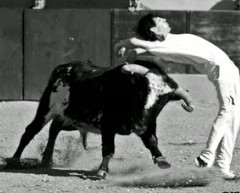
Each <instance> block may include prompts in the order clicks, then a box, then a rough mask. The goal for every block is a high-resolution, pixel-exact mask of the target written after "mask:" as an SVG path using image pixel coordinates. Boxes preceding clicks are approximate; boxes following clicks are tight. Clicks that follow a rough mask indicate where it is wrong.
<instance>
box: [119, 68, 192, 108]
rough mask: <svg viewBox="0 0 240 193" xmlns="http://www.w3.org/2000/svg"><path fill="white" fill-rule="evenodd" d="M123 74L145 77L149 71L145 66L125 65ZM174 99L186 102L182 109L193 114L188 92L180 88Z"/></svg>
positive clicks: (175, 92) (176, 91)
mask: <svg viewBox="0 0 240 193" xmlns="http://www.w3.org/2000/svg"><path fill="white" fill-rule="evenodd" d="M122 72H124V73H126V74H134V73H136V74H139V75H142V76H145V75H146V74H147V73H148V72H149V69H148V68H146V67H144V66H142V65H138V64H131V65H124V66H123V67H122ZM174 99H175V100H180V99H182V100H183V101H184V102H185V104H182V107H183V108H184V109H185V110H186V111H188V112H192V111H193V110H194V105H193V100H192V99H191V97H190V95H189V93H188V91H186V90H184V89H182V88H179V87H178V88H177V89H176V90H175V91H174Z"/></svg>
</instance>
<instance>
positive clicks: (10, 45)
mask: <svg viewBox="0 0 240 193" xmlns="http://www.w3.org/2000/svg"><path fill="white" fill-rule="evenodd" d="M149 12H153V13H160V14H161V16H163V17H166V18H167V20H168V22H169V23H170V25H171V26H172V32H173V33H189V32H190V33H194V34H197V35H200V36H202V37H203V38H205V39H207V40H209V41H211V42H213V43H215V44H216V45H218V46H219V47H220V48H222V49H223V50H224V51H226V52H227V53H228V54H229V56H230V57H231V59H232V60H233V61H234V62H235V63H236V65H237V66H238V67H239V66H240V33H239V31H240V26H239V23H240V12H236V11H191V12H190V11H163V10H161V11H142V12H138V13H130V12H128V11H126V10H117V9H115V10H110V9H44V10H31V9H6V8H2V9H0V81H1V87H0V100H22V99H24V100H39V98H40V96H41V94H42V92H43V89H44V88H45V85H46V83H47V81H48V77H49V75H50V73H51V71H52V70H53V68H54V67H55V66H57V65H58V64H63V63H67V62H70V61H74V60H79V59H83V60H87V59H90V60H91V61H93V62H94V63H95V64H96V65H98V66H105V67H106V66H110V65H117V64H118V63H119V62H121V61H119V60H118V59H117V58H115V57H114V55H113V53H112V47H113V45H114V43H115V42H117V41H119V40H120V39H123V38H128V37H131V36H132V35H134V28H135V26H136V24H137V22H138V20H139V18H140V17H141V16H142V15H144V14H146V13H149ZM164 65H165V67H166V70H167V71H168V72H170V73H195V71H194V70H193V69H192V68H190V67H189V66H187V67H186V66H182V65H179V66H178V67H176V65H175V64H174V67H173V64H171V63H169V64H164Z"/></svg>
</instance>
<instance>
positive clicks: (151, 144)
mask: <svg viewBox="0 0 240 193" xmlns="http://www.w3.org/2000/svg"><path fill="white" fill-rule="evenodd" d="M155 133H156V123H153V124H152V125H151V126H150V127H149V128H148V130H147V131H146V132H145V133H144V134H143V135H141V136H140V137H141V139H142V141H143V143H144V145H145V146H146V147H147V148H148V149H149V150H150V152H151V154H152V157H153V161H154V164H157V165H158V167H159V168H161V169H167V168H170V167H171V164H170V163H168V162H167V160H166V157H165V156H163V155H162V153H161V151H160V150H159V148H158V139H157V136H156V134H155Z"/></svg>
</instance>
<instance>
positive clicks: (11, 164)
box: [4, 157, 20, 169]
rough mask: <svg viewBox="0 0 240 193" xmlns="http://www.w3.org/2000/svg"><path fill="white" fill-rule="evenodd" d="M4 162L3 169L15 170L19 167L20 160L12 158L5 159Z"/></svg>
mask: <svg viewBox="0 0 240 193" xmlns="http://www.w3.org/2000/svg"><path fill="white" fill-rule="evenodd" d="M4 161H5V162H6V166H5V168H14V169H16V168H18V167H19V165H20V158H14V157H12V158H6V159H5V160H4Z"/></svg>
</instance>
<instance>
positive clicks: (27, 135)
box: [13, 89, 51, 159]
mask: <svg viewBox="0 0 240 193" xmlns="http://www.w3.org/2000/svg"><path fill="white" fill-rule="evenodd" d="M48 103H49V92H48V89H46V90H45V92H44V94H43V96H42V99H41V101H40V103H39V106H38V110H37V113H36V116H35V118H34V119H33V121H32V122H31V123H30V124H29V125H28V126H27V127H26V130H25V132H24V134H23V135H22V137H21V140H20V144H19V146H18V148H17V150H16V152H15V153H14V155H13V158H14V159H19V158H20V157H21V155H22V152H23V150H24V149H25V147H26V146H27V145H28V144H29V142H30V141H31V140H32V139H33V138H34V136H35V135H36V134H37V133H38V132H39V131H41V129H42V128H43V127H44V126H45V125H46V124H47V123H48V122H49V121H50V119H51V115H49V114H48V113H49V107H48Z"/></svg>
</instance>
